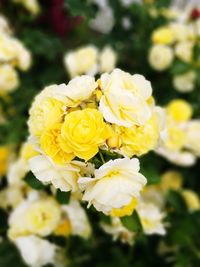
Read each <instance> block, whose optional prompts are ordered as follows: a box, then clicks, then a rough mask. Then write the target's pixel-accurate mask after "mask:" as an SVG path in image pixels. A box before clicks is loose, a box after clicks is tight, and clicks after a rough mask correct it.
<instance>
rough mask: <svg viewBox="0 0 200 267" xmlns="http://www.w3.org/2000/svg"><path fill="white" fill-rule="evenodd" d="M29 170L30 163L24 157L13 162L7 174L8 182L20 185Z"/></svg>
mask: <svg viewBox="0 0 200 267" xmlns="http://www.w3.org/2000/svg"><path fill="white" fill-rule="evenodd" d="M28 171H29V167H28V164H27V163H26V162H25V161H24V160H23V159H22V158H19V159H17V160H16V161H14V162H11V163H10V165H9V168H8V174H7V179H8V183H9V184H10V185H13V186H17V185H20V184H21V183H22V179H23V178H24V176H25V175H26V173H27V172H28Z"/></svg>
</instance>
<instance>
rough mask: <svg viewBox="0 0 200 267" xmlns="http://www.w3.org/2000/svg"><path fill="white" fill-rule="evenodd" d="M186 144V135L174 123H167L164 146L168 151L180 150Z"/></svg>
mask: <svg viewBox="0 0 200 267" xmlns="http://www.w3.org/2000/svg"><path fill="white" fill-rule="evenodd" d="M185 143H186V134H185V132H184V130H183V129H181V128H180V127H179V126H178V125H177V124H176V123H175V122H172V121H171V122H168V125H167V138H166V140H165V146H166V147H167V148H168V149H169V150H174V151H176V150H180V149H182V148H183V146H184V145H185Z"/></svg>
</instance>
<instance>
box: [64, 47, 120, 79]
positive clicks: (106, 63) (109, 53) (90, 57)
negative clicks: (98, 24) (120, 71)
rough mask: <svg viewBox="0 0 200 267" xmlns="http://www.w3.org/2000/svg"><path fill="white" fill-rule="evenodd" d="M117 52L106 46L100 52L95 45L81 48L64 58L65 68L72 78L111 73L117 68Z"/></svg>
mask: <svg viewBox="0 0 200 267" xmlns="http://www.w3.org/2000/svg"><path fill="white" fill-rule="evenodd" d="M116 61H117V55H116V53H115V51H114V50H113V49H112V48H111V47H110V46H106V47H104V48H103V49H102V51H99V50H98V49H97V48H96V47H95V46H94V45H88V46H83V47H80V48H78V49H76V50H74V51H71V52H69V53H67V54H66V55H65V57H64V63H65V67H66V69H67V72H68V73H69V75H70V77H71V78H73V77H75V76H78V75H82V74H88V75H94V74H96V73H103V72H110V71H112V70H113V69H114V68H115V66H116Z"/></svg>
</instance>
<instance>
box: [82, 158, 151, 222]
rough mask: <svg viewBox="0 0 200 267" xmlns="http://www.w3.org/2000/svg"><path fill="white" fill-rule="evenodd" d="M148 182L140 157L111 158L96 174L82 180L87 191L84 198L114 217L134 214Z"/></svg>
mask: <svg viewBox="0 0 200 267" xmlns="http://www.w3.org/2000/svg"><path fill="white" fill-rule="evenodd" d="M146 182H147V180H146V178H145V177H144V176H143V175H142V174H140V173H139V161H138V159H136V158H133V159H128V158H125V159H115V160H110V161H108V162H107V163H105V164H104V165H102V166H101V167H100V168H99V169H97V170H95V172H94V178H90V177H82V178H79V180H78V184H79V186H80V188H81V189H82V190H83V191H84V195H83V200H84V201H87V202H88V205H89V206H90V205H93V206H94V207H95V208H96V209H97V210H98V211H102V212H103V213H105V214H107V215H108V214H109V215H111V216H114V217H115V216H116V217H121V216H125V215H131V214H132V212H133V210H134V209H135V207H136V206H137V203H138V198H139V197H140V191H141V190H142V189H143V187H144V186H145V184H146Z"/></svg>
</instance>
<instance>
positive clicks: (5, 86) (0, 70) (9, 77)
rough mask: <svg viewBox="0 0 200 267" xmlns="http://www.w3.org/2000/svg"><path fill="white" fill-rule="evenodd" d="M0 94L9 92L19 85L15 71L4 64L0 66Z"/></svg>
mask: <svg viewBox="0 0 200 267" xmlns="http://www.w3.org/2000/svg"><path fill="white" fill-rule="evenodd" d="M0 77H1V79H0V92H2V93H4V92H11V91H13V90H15V89H16V88H17V86H18V85H19V78H18V75H17V72H16V70H15V69H14V68H13V67H12V66H10V65H8V64H4V65H1V66H0Z"/></svg>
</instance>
